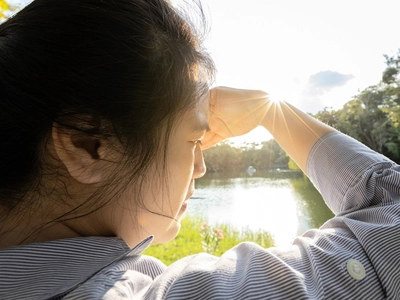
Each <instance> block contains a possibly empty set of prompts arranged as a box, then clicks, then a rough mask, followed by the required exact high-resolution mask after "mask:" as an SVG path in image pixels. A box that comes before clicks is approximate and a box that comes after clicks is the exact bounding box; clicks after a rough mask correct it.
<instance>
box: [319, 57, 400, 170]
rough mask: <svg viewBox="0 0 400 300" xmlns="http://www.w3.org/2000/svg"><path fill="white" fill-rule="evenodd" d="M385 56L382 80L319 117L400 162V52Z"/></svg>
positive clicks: (323, 112)
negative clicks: (341, 106)
mask: <svg viewBox="0 0 400 300" xmlns="http://www.w3.org/2000/svg"><path fill="white" fill-rule="evenodd" d="M385 58H386V65H387V67H386V69H385V71H384V72H383V75H382V80H381V82H379V83H378V84H376V85H373V86H370V87H368V88H366V89H365V90H363V91H361V92H360V93H359V94H358V95H355V96H354V97H353V99H352V100H350V101H349V102H347V103H346V104H345V105H344V106H343V108H341V109H339V110H336V111H335V110H332V109H329V108H325V109H324V110H323V111H321V112H318V113H317V114H316V115H315V117H316V118H317V119H319V120H321V121H322V122H325V123H327V124H329V125H331V126H333V127H335V128H336V129H338V130H340V131H342V132H344V133H346V134H348V135H350V136H351V137H353V138H355V139H357V140H359V141H360V142H362V143H364V144H365V145H367V146H368V147H370V148H372V149H373V150H375V151H377V152H379V153H382V154H384V155H386V156H387V157H389V158H391V159H392V160H394V161H397V162H399V161H400V151H399V149H400V140H399V137H400V76H399V74H400V52H398V53H397V55H395V56H393V57H389V56H388V55H385Z"/></svg>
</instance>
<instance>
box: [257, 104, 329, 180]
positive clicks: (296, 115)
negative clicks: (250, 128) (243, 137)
mask: <svg viewBox="0 0 400 300" xmlns="http://www.w3.org/2000/svg"><path fill="white" fill-rule="evenodd" d="M261 125H262V126H264V127H265V128H266V129H267V130H268V131H269V132H270V133H271V134H272V135H273V137H274V138H275V140H276V141H277V142H278V143H279V144H280V145H281V147H282V148H283V149H284V150H285V151H286V153H287V154H289V155H290V156H291V157H292V159H293V160H294V161H295V162H296V163H297V165H298V166H299V167H300V168H301V169H302V170H303V172H304V173H306V174H307V170H306V164H307V158H308V154H309V153H310V151H311V149H312V147H313V146H314V144H315V143H316V142H317V141H318V139H320V138H321V137H322V136H324V135H325V134H327V133H329V132H332V131H335V129H333V128H332V127H330V126H328V125H326V124H324V123H322V122H320V121H318V120H316V119H314V118H313V117H311V116H310V115H308V114H306V113H304V112H303V111H301V110H299V109H298V108H296V107H294V106H292V105H290V104H288V103H286V102H271V104H270V106H269V109H268V111H267V113H266V115H265V117H264V119H263V120H262V122H261Z"/></svg>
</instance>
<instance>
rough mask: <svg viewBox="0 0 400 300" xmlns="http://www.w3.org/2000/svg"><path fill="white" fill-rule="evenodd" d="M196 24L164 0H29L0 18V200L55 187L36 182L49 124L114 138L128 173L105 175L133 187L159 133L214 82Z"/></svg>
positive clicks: (158, 145) (160, 142)
mask: <svg viewBox="0 0 400 300" xmlns="http://www.w3.org/2000/svg"><path fill="white" fill-rule="evenodd" d="M196 8H197V12H198V13H200V18H197V20H201V19H202V18H203V15H202V14H201V12H202V10H201V6H199V5H198V4H196ZM195 25H196V24H194V22H191V21H189V19H188V18H186V17H185V16H184V15H183V14H182V13H181V12H180V11H178V10H177V9H175V8H174V7H173V6H172V5H171V4H170V3H169V2H166V1H165V0H118V1H113V0H35V1H33V2H32V3H31V4H29V5H28V6H27V7H25V8H24V9H23V10H22V11H20V12H19V13H18V14H17V15H15V16H14V17H12V18H11V19H9V20H8V21H6V22H4V23H3V24H1V25H0V138H1V147H0V206H1V207H3V208H4V209H6V210H10V211H11V210H12V209H14V208H15V207H17V206H18V205H19V204H20V203H21V202H23V201H24V200H26V199H25V198H26V197H25V195H27V194H28V192H32V191H35V192H36V194H38V195H39V194H40V195H44V194H46V193H51V192H54V191H52V190H50V189H49V187H46V184H45V182H43V178H44V177H43V176H44V174H49V173H50V174H51V172H53V171H54V170H52V169H49V166H48V164H47V163H46V159H45V158H46V155H48V153H47V152H46V151H47V148H46V144H47V143H48V141H49V139H50V137H51V130H52V127H53V125H54V124H57V126H60V127H61V128H67V129H68V130H75V131H76V132H80V133H82V134H89V135H96V136H98V137H100V138H102V139H110V138H118V141H119V143H120V145H122V146H123V149H124V150H123V151H124V154H125V155H124V157H126V160H125V161H124V163H123V164H122V163H121V164H120V167H121V168H125V169H129V172H122V173H121V172H116V176H115V177H114V178H113V179H112V180H117V179H118V174H124V176H127V174H129V181H130V182H132V181H133V182H136V183H137V184H138V185H140V183H141V180H142V179H143V178H144V177H143V174H144V173H145V172H146V170H147V168H148V167H149V165H150V164H151V163H152V162H153V160H154V159H155V158H156V157H159V155H158V154H159V153H160V149H163V150H165V148H166V144H165V142H166V139H165V138H164V139H161V135H163V136H164V134H165V133H166V134H167V135H168V134H169V132H170V129H171V126H172V123H173V121H174V119H175V118H176V116H177V115H178V114H179V113H180V112H182V111H185V110H187V109H189V108H191V107H193V105H195V104H196V101H197V100H198V99H199V97H200V96H201V95H202V94H204V93H205V92H207V90H208V88H209V85H210V82H211V80H212V77H213V73H214V65H213V62H212V60H211V59H210V57H209V56H208V54H207V53H206V52H205V51H204V49H203V47H202V34H203V33H204V31H202V30H199V28H201V29H204V24H201V26H200V27H198V26H195ZM194 73H196V74H194ZM98 124H107V126H100V125H98ZM162 128H164V129H165V128H167V130H166V132H165V131H162V130H161V129H162ZM161 152H162V153H164V152H163V151H161ZM117 173H118V174H117ZM53 175H54V176H57V174H56V173H54V174H53ZM121 176H122V175H121ZM60 180H61V179H60ZM110 180H111V179H110ZM111 186H112V184H110V185H109V187H111ZM46 189H47V190H46ZM105 193H106V191H102V197H101V198H103V200H104V195H105ZM114 194H115V193H114ZM108 195H109V197H108V200H107V201H109V200H111V198H112V193H109V194H108ZM99 198H100V196H99ZM95 200H96V201H97V202H96V203H97V204H99V205H98V206H100V205H101V204H100V203H101V202H99V201H98V200H99V199H93V201H95ZM93 203H94V202H93ZM93 203H92V204H91V205H90V206H88V207H92V208H93V207H94V206H93ZM104 203H105V202H104V201H103V204H104ZM85 213H86V212H85Z"/></svg>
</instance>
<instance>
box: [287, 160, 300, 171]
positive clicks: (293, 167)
mask: <svg viewBox="0 0 400 300" xmlns="http://www.w3.org/2000/svg"><path fill="white" fill-rule="evenodd" d="M288 168H289V170H293V171H299V170H301V169H300V167H299V166H298V165H297V164H296V163H295V161H294V160H293V159H292V158H291V157H289V162H288Z"/></svg>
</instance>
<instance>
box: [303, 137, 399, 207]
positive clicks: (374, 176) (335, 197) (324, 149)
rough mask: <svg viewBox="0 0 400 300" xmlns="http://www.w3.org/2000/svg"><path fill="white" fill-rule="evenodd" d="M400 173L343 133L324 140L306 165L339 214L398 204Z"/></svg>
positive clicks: (387, 160)
mask: <svg viewBox="0 0 400 300" xmlns="http://www.w3.org/2000/svg"><path fill="white" fill-rule="evenodd" d="M399 171H400V169H399V166H398V165H397V164H395V163H394V162H393V161H391V160H390V159H388V158H387V157H385V156H383V155H381V154H379V153H377V152H375V151H373V150H371V149H370V148H368V147H367V146H365V145H363V144H362V143H360V142H358V141H356V140H355V139H353V138H351V137H349V136H347V135H345V134H342V133H340V132H332V133H329V134H327V135H325V136H324V137H322V138H321V139H320V140H319V141H318V142H317V143H316V144H315V146H314V147H313V149H312V150H311V152H310V155H309V158H308V162H307V173H308V176H309V177H310V179H311V181H312V182H313V184H314V185H315V186H316V188H317V189H318V190H319V191H320V193H321V195H322V197H323V198H324V200H325V202H326V203H327V205H328V206H329V207H330V209H331V210H332V211H333V212H334V213H335V214H336V215H343V214H347V213H350V212H353V211H356V210H360V209H363V208H367V207H371V206H375V205H386V204H388V205H389V204H391V203H393V201H397V199H398V195H400V190H399V186H400V184H399V183H400V173H399ZM395 195H397V196H395Z"/></svg>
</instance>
